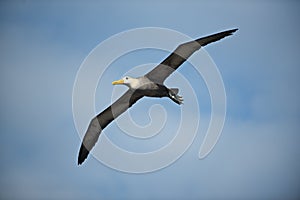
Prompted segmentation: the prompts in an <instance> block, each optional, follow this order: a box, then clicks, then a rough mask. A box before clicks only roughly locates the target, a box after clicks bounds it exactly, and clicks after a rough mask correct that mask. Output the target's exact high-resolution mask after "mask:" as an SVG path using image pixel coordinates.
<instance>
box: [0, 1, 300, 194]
mask: <svg viewBox="0 0 300 200" xmlns="http://www.w3.org/2000/svg"><path fill="white" fill-rule="evenodd" d="M0 5H1V6H0V27H1V28H0V41H1V45H0V51H1V59H0V66H1V73H0V76H1V79H0V80H1V84H0V92H1V104H0V107H1V114H0V119H1V120H0V123H1V126H0V133H1V140H0V148H1V151H0V152H1V153H0V156H1V160H2V161H1V166H0V170H1V171H0V173H1V179H0V188H1V189H0V190H1V191H0V196H1V198H3V199H297V198H299V196H300V192H299V186H300V170H299V169H300V154H299V152H300V151H299V142H300V135H299V128H300V127H299V119H300V115H299V114H300V106H299V102H300V96H299V95H300V90H299V72H300V70H299V61H298V56H299V44H300V41H299V40H300V39H299V35H300V29H299V22H298V19H299V8H300V4H299V2H298V1H279V0H278V1H235V0H232V1H151V2H148V3H146V2H141V1H128V2H123V1H107V2H101V1H90V2H85V3H83V2H82V1H76V2H71V1H62V2H60V1H54V2H51V1H39V2H38V1H1V3H0ZM140 27H163V28H170V29H174V30H176V31H179V32H182V33H184V34H186V35H188V36H190V37H192V38H196V37H200V36H204V35H207V34H210V33H215V32H218V31H222V30H226V29H229V28H236V27H237V28H239V31H238V32H237V33H236V34H235V35H234V36H232V37H231V38H228V39H226V40H223V41H222V42H219V43H216V44H213V45H210V46H207V47H206V51H207V52H208V53H209V54H210V56H211V57H212V58H213V60H214V62H215V63H216V64H217V66H218V67H219V70H220V72H221V74H222V77H223V80H224V84H225V88H226V92H227V118H226V123H225V126H224V130H223V133H222V136H221V138H220V140H219V142H218V143H217V145H216V147H215V148H214V150H213V151H212V153H211V154H209V156H208V157H206V158H205V159H203V160H199V159H198V158H197V156H198V151H199V146H200V145H201V143H202V141H203V135H202V134H201V133H199V134H198V135H197V136H196V138H195V140H194V142H193V144H192V145H191V147H190V148H189V149H188V151H187V152H186V153H185V154H184V155H183V156H182V157H181V158H180V159H179V160H177V161H176V162H175V163H173V164H172V165H170V166H169V167H167V168H165V169H162V170H159V171H156V172H153V173H148V174H127V173H122V172H118V171H115V170H113V169H110V168H108V167H106V166H105V165H103V164H101V163H100V162H99V161H97V160H96V159H95V158H93V157H91V156H90V157H89V159H88V160H87V162H86V163H84V165H82V166H80V167H79V166H77V163H76V161H77V153H78V149H79V145H80V138H79V136H78V134H77V132H76V128H75V125H74V122H73V115H72V89H73V84H74V81H75V78H76V73H77V71H78V70H79V67H80V65H81V63H82V62H83V60H84V59H85V57H86V56H87V55H88V53H89V52H90V51H91V50H92V49H93V48H94V47H95V46H96V45H98V44H99V43H100V42H101V41H103V40H105V39H107V38H109V37H110V36H112V35H114V34H117V33H119V32H121V31H126V30H128V29H132V28H140ZM175 46H176V45H175ZM175 46H174V48H175ZM151 55H153V57H151V58H149V56H148V57H147V56H145V57H143V56H144V55H143V52H141V53H138V54H136V55H132V56H129V57H128V59H132V60H138V63H139V64H142V63H143V59H145V63H147V62H159V61H160V60H162V59H163V58H164V56H166V55H165V54H164V53H163V52H159V53H157V54H155V53H154V54H151ZM141 57H142V58H141ZM157 59H158V60H157ZM120 61H121V60H120ZM124 62H128V63H130V62H131V60H129V61H128V60H127V61H124ZM133 63H135V62H133ZM116 64H122V63H118V62H117V63H116ZM115 66H116V65H115ZM116 67H117V66H116ZM128 69H130V67H129V66H128ZM128 69H127V70H128ZM180 70H181V71H180V72H182V74H184V75H185V74H186V75H187V76H190V77H191V76H192V75H191V74H192V73H193V70H192V69H191V68H189V65H188V64H185V65H183V66H182V68H181V69H180ZM118 73H119V72H118ZM109 75H111V77H112V80H115V79H116V78H120V77H118V76H119V74H117V73H116V72H115V71H114V70H113V69H112V68H110V71H109V72H108V74H107V76H109ZM109 84H110V82H109ZM101 88H102V87H101V86H99V88H98V89H101ZM112 89H113V87H112V86H111V85H109V86H107V88H105V90H106V91H110V90H112ZM195 91H197V92H199V94H197V95H198V96H199V97H202V96H205V94H203V95H202V94H200V93H201V91H204V93H205V91H206V88H205V84H203V82H202V83H201V79H200V86H199V88H196V89H195ZM100 94H101V91H97V97H98V96H100ZM185 98H187V97H185ZM203 98H204V100H203V101H204V102H205V103H204V105H206V104H208V105H209V103H207V101H208V100H209V99H208V97H203ZM149 102H150V103H151V100H149V101H143V102H141V103H140V104H137V105H136V108H135V111H138V109H139V108H142V107H143V105H146V104H149ZM108 104H109V102H105V101H104V99H103V100H99V102H96V110H97V111H101V110H102V109H104V108H105V106H107V105H108ZM162 105H164V106H166V107H167V109H168V110H170V109H171V110H172V109H173V108H174V109H175V108H176V106H174V105H173V104H172V102H168V101H164V102H163V104H162ZM200 108H201V105H200ZM203 110H204V112H208V111H209V109H207V110H206V109H205V106H203ZM137 113H139V112H137ZM204 121H205V118H204ZM118 130H119V129H118V128H117V127H116V126H114V125H112V126H110V127H108V128H107V129H105V134H106V135H109V133H114V135H112V139H115V140H118V137H117V133H116V132H118ZM122 137H123V136H122ZM119 140H120V139H119ZM143 142H145V141H143ZM133 144H135V143H133Z"/></svg>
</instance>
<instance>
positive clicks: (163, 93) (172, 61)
mask: <svg viewBox="0 0 300 200" xmlns="http://www.w3.org/2000/svg"><path fill="white" fill-rule="evenodd" d="M237 30H238V29H232V30H227V31H223V32H220V33H216V34H213V35H209V36H206V37H202V38H199V39H196V40H193V41H190V42H186V43H183V44H181V45H179V46H178V47H177V48H176V49H175V51H174V52H172V53H171V54H170V55H169V56H168V57H167V58H166V59H165V60H163V61H162V62H161V63H160V64H159V65H157V66H156V67H155V68H154V69H153V70H151V71H150V72H148V73H147V74H145V75H144V76H142V77H138V78H132V77H129V76H125V77H124V78H122V79H120V80H118V81H114V82H112V84H113V85H118V84H122V85H126V86H128V88H129V89H128V90H127V91H126V92H125V93H124V94H123V95H122V96H121V97H120V98H119V99H118V100H116V101H115V102H114V103H113V104H112V105H111V106H109V107H108V108H106V109H105V110H104V111H102V112H101V113H100V114H98V115H97V116H96V117H94V118H93V119H92V120H91V122H90V124H89V126H88V129H87V131H86V133H85V136H84V138H83V141H82V144H81V147H80V150H79V155H78V165H80V164H82V163H83V162H84V161H85V159H86V158H87V157H88V155H89V152H90V151H91V149H92V148H93V147H94V145H95V144H96V142H97V140H98V138H99V136H100V134H101V132H102V130H103V129H104V128H105V127H106V126H107V125H108V124H109V123H111V122H112V121H113V120H114V119H116V118H117V117H118V116H120V115H121V114H122V113H123V112H125V111H126V110H127V109H128V108H130V107H131V106H132V105H133V104H134V103H136V102H137V101H138V100H139V99H141V98H142V97H144V96H147V97H160V98H161V97H168V98H170V99H171V100H172V101H173V102H175V103H177V104H178V105H180V104H182V103H183V98H182V96H180V95H179V94H178V92H179V90H178V89H177V88H168V87H166V86H165V85H164V81H165V80H166V78H167V77H168V76H170V75H171V74H172V72H174V71H175V70H176V69H177V68H178V67H179V66H180V65H181V64H182V63H184V62H185V61H186V60H187V59H188V58H189V57H190V56H191V55H192V54H193V53H194V52H195V51H197V50H199V49H200V48H201V47H203V46H205V45H207V44H209V43H212V42H215V41H218V40H220V39H222V38H224V37H227V36H229V35H232V34H233V33H234V32H235V31H237Z"/></svg>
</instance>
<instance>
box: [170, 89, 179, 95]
mask: <svg viewBox="0 0 300 200" xmlns="http://www.w3.org/2000/svg"><path fill="white" fill-rule="evenodd" d="M170 90H171V91H172V93H174V94H178V92H179V89H178V88H171V89H170Z"/></svg>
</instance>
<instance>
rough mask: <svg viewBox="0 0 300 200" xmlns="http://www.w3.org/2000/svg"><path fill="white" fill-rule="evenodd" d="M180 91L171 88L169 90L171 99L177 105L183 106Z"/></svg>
mask: <svg viewBox="0 0 300 200" xmlns="http://www.w3.org/2000/svg"><path fill="white" fill-rule="evenodd" d="M178 92H179V89H178V88H171V89H169V98H170V99H172V101H174V102H175V103H177V104H179V105H180V104H183V98H182V96H179V95H178Z"/></svg>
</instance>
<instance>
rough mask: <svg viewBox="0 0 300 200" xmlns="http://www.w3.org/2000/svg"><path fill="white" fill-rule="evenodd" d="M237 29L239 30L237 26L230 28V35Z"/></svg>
mask: <svg viewBox="0 0 300 200" xmlns="http://www.w3.org/2000/svg"><path fill="white" fill-rule="evenodd" d="M237 30H239V29H238V28H234V29H231V30H229V32H230V35H232V34H233V33H234V32H236V31H237Z"/></svg>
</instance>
